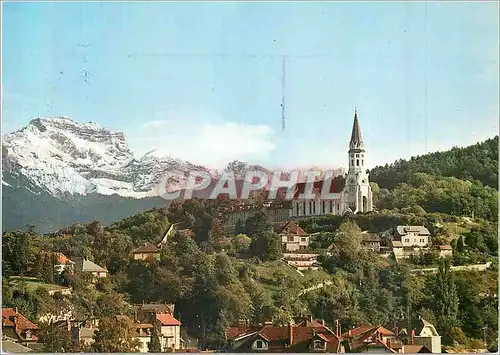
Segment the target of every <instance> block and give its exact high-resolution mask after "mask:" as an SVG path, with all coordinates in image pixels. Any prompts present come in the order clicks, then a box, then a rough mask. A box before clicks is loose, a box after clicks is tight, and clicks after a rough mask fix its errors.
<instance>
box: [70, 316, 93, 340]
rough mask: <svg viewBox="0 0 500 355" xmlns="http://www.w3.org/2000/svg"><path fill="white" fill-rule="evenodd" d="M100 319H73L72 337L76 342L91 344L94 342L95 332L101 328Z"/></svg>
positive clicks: (71, 324) (71, 325)
mask: <svg viewBox="0 0 500 355" xmlns="http://www.w3.org/2000/svg"><path fill="white" fill-rule="evenodd" d="M98 326H99V321H98V320H86V321H71V323H70V325H69V327H70V329H71V338H72V339H73V341H74V342H76V343H82V344H84V345H85V346H90V345H91V344H92V343H93V342H94V333H95V332H96V331H97V330H98V329H99V328H98Z"/></svg>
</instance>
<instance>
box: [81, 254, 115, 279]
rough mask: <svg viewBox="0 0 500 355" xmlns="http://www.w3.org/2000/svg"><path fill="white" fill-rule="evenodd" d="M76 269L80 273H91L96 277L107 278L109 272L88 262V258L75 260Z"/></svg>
mask: <svg viewBox="0 0 500 355" xmlns="http://www.w3.org/2000/svg"><path fill="white" fill-rule="evenodd" d="M73 260H74V261H75V268H76V270H77V271H79V272H85V273H90V274H92V275H93V276H94V277H107V276H108V270H106V269H105V268H103V267H101V266H99V265H97V264H96V263H94V262H92V261H90V260H88V259H87V258H73Z"/></svg>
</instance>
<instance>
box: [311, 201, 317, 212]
mask: <svg viewBox="0 0 500 355" xmlns="http://www.w3.org/2000/svg"><path fill="white" fill-rule="evenodd" d="M311 203H312V206H313V214H316V201H314V202H311Z"/></svg>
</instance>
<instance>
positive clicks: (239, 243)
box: [231, 234, 252, 253]
mask: <svg viewBox="0 0 500 355" xmlns="http://www.w3.org/2000/svg"><path fill="white" fill-rule="evenodd" d="M231 243H232V244H233V247H234V250H235V251H236V252H237V253H246V252H248V250H249V249H250V245H251V244H252V239H250V237H248V236H246V235H245V234H238V235H235V236H234V237H233V238H232V240H231Z"/></svg>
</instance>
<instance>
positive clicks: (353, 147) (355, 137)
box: [349, 110, 364, 153]
mask: <svg viewBox="0 0 500 355" xmlns="http://www.w3.org/2000/svg"><path fill="white" fill-rule="evenodd" d="M349 152H350V153H353V152H358V153H359V152H364V146H363V138H362V137H361V129H360V128H359V120H358V111H357V110H354V123H353V125H352V133H351V142H349Z"/></svg>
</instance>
